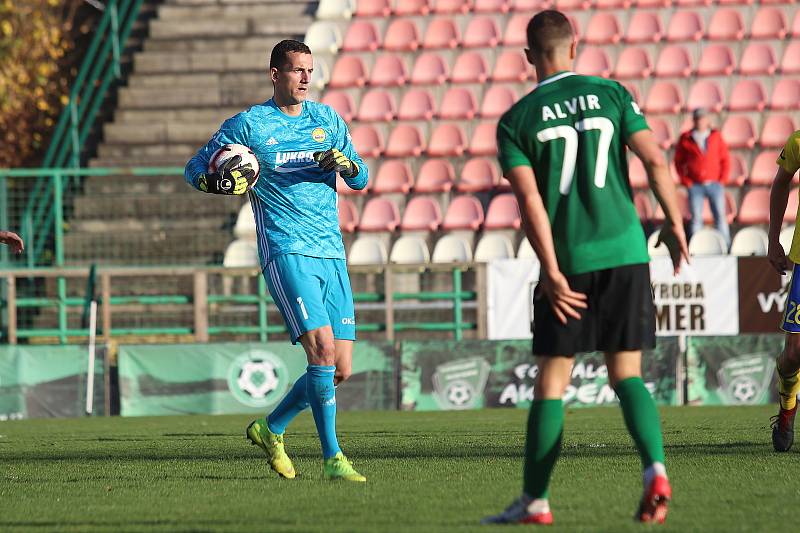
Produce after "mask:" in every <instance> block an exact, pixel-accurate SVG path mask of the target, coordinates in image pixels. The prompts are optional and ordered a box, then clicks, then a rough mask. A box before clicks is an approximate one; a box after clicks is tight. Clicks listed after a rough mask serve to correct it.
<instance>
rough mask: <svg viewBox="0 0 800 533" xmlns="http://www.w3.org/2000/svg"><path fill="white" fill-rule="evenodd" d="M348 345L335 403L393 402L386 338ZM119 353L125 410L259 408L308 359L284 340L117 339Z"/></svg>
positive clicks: (373, 405)
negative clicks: (347, 364)
mask: <svg viewBox="0 0 800 533" xmlns="http://www.w3.org/2000/svg"><path fill="white" fill-rule="evenodd" d="M353 352H354V353H353V373H352V376H351V377H350V379H349V380H348V381H347V382H346V384H344V385H343V386H342V387H340V388H338V389H337V392H336V402H337V405H338V406H339V408H341V409H393V408H395V405H396V403H397V392H396V388H397V387H396V381H397V379H396V362H395V360H394V358H393V350H392V347H391V345H390V344H376V343H366V342H358V343H355V347H354V351H353ZM118 360H119V383H120V414H122V415H123V416H143V415H168V414H189V413H192V414H200V413H202V414H223V413H250V412H252V413H264V412H265V411H266V410H268V409H269V408H271V407H272V406H274V405H275V404H277V403H278V402H279V401H280V399H281V398H282V397H283V395H284V394H285V393H286V391H287V390H288V389H289V387H291V386H292V384H293V383H294V382H295V381H296V380H297V378H298V377H300V376H301V375H302V374H303V373H304V372H305V371H306V365H307V362H306V356H305V353H304V351H303V348H302V347H301V346H300V345H299V344H298V345H296V346H292V345H291V344H289V343H286V342H276V343H224V344H181V345H178V344H174V345H141V346H121V347H120V349H119V358H118Z"/></svg>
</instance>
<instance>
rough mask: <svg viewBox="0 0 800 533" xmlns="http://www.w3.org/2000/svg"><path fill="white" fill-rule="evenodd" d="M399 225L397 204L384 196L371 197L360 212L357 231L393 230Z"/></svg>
mask: <svg viewBox="0 0 800 533" xmlns="http://www.w3.org/2000/svg"><path fill="white" fill-rule="evenodd" d="M399 225H400V211H399V210H398V209H397V204H395V203H394V202H393V201H391V200H390V199H389V198H387V197H385V196H376V197H375V198H371V199H370V200H369V201H368V202H367V204H366V205H365V206H364V210H363V211H362V212H361V223H360V224H359V225H358V229H359V231H394V230H395V229H397V226H399Z"/></svg>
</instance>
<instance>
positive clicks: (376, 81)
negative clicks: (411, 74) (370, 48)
mask: <svg viewBox="0 0 800 533" xmlns="http://www.w3.org/2000/svg"><path fill="white" fill-rule="evenodd" d="M407 79H408V72H407V71H406V65H405V63H404V62H403V59H402V58H401V57H400V56H399V55H396V54H383V55H379V56H377V58H376V59H375V64H374V65H372V70H371V71H370V76H369V83H370V85H374V86H376V87H396V86H399V85H404V84H405V83H406V80H407Z"/></svg>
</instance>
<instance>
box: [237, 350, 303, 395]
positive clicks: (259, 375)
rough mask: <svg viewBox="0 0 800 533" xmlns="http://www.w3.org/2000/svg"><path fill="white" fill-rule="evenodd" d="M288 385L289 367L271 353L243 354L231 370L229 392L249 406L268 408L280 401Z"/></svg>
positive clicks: (254, 352) (255, 352)
mask: <svg viewBox="0 0 800 533" xmlns="http://www.w3.org/2000/svg"><path fill="white" fill-rule="evenodd" d="M288 385H289V379H288V370H287V369H286V365H285V364H284V362H283V361H281V360H280V359H279V358H278V357H277V356H276V355H274V354H272V353H270V352H265V351H253V352H250V353H246V354H242V355H240V356H239V357H237V358H236V359H234V360H233V362H232V363H231V366H230V367H229V369H228V389H230V391H231V394H233V396H234V398H236V400H238V401H239V402H240V403H242V404H244V405H247V406H249V407H267V406H268V405H271V404H273V403H275V402H277V401H278V400H280V399H281V397H282V396H283V394H284V393H285V392H286V388H287V387H288Z"/></svg>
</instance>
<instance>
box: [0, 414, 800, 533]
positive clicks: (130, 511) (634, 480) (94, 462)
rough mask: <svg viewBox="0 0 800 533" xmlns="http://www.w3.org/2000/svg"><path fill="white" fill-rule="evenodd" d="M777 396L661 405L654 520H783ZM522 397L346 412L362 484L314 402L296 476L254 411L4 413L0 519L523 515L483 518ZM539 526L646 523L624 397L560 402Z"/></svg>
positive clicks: (95, 525)
mask: <svg viewBox="0 0 800 533" xmlns="http://www.w3.org/2000/svg"><path fill="white" fill-rule="evenodd" d="M773 411H774V408H773V407H768V408H765V407H754V408H733V407H728V408H699V407H694V408H692V407H685V408H671V409H665V410H663V411H662V415H663V421H664V429H665V439H666V443H667V468H668V470H669V474H670V477H671V479H672V484H673V490H674V501H673V504H672V506H671V509H670V514H669V517H668V520H667V526H666V527H664V528H658V530H659V531H681V532H684V531H725V532H731V531H747V532H753V531H769V530H774V531H783V530H784V529H785V528H786V527H790V526H788V525H787V524H791V523H793V520H794V518H795V515H796V512H795V510H794V508H795V507H796V506H795V504H796V502H797V501H798V500H799V499H800V452H798V451H793V452H790V453H788V454H782V455H778V454H775V453H774V452H773V451H772V448H771V443H770V433H769V416H770V415H771V414H773ZM525 418H526V411H524V410H512V409H504V410H483V411H469V412H441V413H398V412H372V413H356V412H352V413H340V414H339V424H338V425H339V429H340V431H339V433H340V441H341V443H342V446H343V448H344V450H345V453H347V454H348V455H349V456H350V457H351V458H352V459H353V460H354V462H355V465H356V468H357V469H358V470H359V471H361V472H362V473H364V474H365V475H366V476H367V477H368V482H367V483H366V484H363V485H361V484H345V483H331V482H324V481H322V480H321V479H320V477H321V472H322V463H321V459H320V451H319V443H318V441H317V437H316V433H315V431H314V427H313V421H312V419H311V416H310V414H308V413H304V414H303V415H301V416H300V417H299V418H298V419H297V420H296V421H295V423H294V424H293V425H292V426H290V428H289V432H287V441H286V442H287V448H288V451H289V453H290V455H291V456H292V458H293V459H294V461H295V466H296V468H297V470H298V472H299V474H300V477H299V478H298V479H296V480H293V481H288V480H283V479H278V478H277V477H275V475H274V474H273V473H272V472H270V471H269V470H268V467H267V466H266V463H265V461H264V457H263V455H262V454H261V450H259V449H257V448H256V447H253V446H250V445H249V443H248V441H247V440H246V439H245V437H244V430H245V427H246V426H247V424H248V423H249V421H250V419H251V417H249V416H247V415H244V416H224V417H223V416H219V417H205V416H202V417H201V416H195V417H162V418H109V419H102V418H96V419H84V420H34V421H20V422H3V423H0V466H2V468H0V531H23V530H27V531H55V530H58V531H111V530H113V531H248V532H260V531H265V532H284V531H287V532H288V531H292V532H306V531H325V532H354V531H370V532H371V531H375V532H389V531H409V532H411V531H413V532H420V533H427V532H434V531H442V532H445V531H446V532H451V531H452V532H461V531H480V532H486V533H490V532H491V531H509V530H513V531H517V530H521V529H527V528H523V527H522V526H513V527H511V528H510V529H509V527H508V526H506V527H485V526H479V525H477V523H478V521H479V520H480V518H481V517H483V516H484V515H486V514H490V513H495V512H498V511H500V510H501V509H502V508H504V507H505V506H506V505H507V504H508V503H509V502H510V501H511V499H512V498H513V497H515V496H517V495H518V493H519V491H520V486H521V457H522V448H523V441H524V424H525ZM565 431H566V434H565V440H564V450H563V453H562V455H561V460H560V461H559V463H558V465H557V466H556V472H555V478H554V480H553V483H552V485H551V504H552V508H553V513H554V516H555V520H556V527H555V528H551V529H549V530H548V531H570V532H574V531H614V532H616V531H645V530H651V529H653V527H651V526H643V525H641V524H635V523H634V522H633V521H632V520H631V517H632V515H633V512H634V510H635V508H636V505H637V502H638V498H639V496H640V492H641V485H640V483H641V482H640V473H639V470H640V466H639V457H638V455H637V454H636V452H635V451H634V449H633V447H632V445H631V443H630V441H629V437H628V435H627V433H626V431H625V428H624V426H623V423H622V416H621V413H620V412H619V410H618V409H607V408H596V409H582V410H581V409H577V410H569V411H568V414H567V417H566V430H565Z"/></svg>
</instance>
